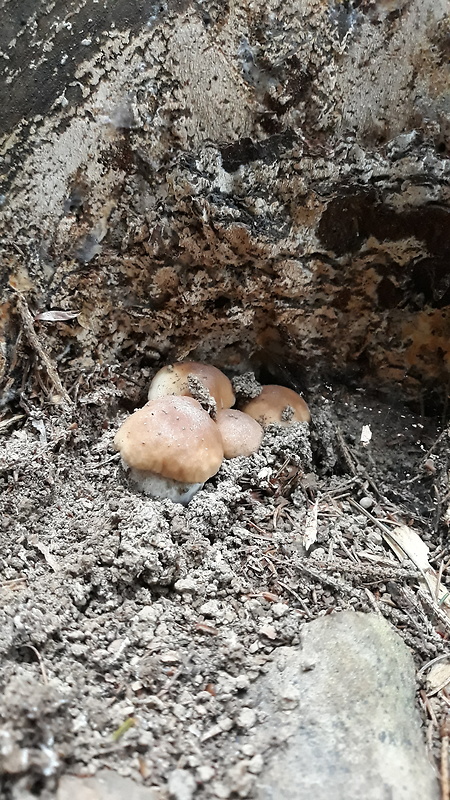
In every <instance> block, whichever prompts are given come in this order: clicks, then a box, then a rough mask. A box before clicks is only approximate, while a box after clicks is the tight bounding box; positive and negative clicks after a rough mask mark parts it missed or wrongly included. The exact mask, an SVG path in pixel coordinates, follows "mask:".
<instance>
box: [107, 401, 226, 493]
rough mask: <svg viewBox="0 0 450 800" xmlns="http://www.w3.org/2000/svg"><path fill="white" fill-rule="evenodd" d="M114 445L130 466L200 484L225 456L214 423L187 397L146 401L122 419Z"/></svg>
mask: <svg viewBox="0 0 450 800" xmlns="http://www.w3.org/2000/svg"><path fill="white" fill-rule="evenodd" d="M114 445H115V447H116V449H117V450H120V454H121V456H122V459H123V460H124V462H125V463H126V464H127V465H128V466H129V467H131V468H132V469H133V470H141V471H143V472H152V473H155V474H156V475H161V476H162V477H164V478H170V479H171V480H175V481H180V482H184V483H203V482H204V481H206V480H208V478H211V477H212V475H215V473H216V472H217V470H218V469H219V467H220V465H221V463H222V460H223V445H222V439H221V437H220V432H219V430H218V428H217V426H216V424H215V422H213V421H212V419H211V417H210V416H209V414H207V413H206V411H204V410H203V408H202V407H201V405H200V403H197V401H196V400H194V399H193V398H191V397H178V396H168V397H161V398H158V399H156V400H150V402H148V403H147V404H146V405H145V406H144V407H143V408H140V409H139V410H138V411H135V412H134V414H132V415H131V416H130V417H128V419H126V420H125V422H124V423H123V425H122V426H121V428H119V430H118V431H117V433H116V436H115V439H114Z"/></svg>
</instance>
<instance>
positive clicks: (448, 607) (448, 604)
mask: <svg viewBox="0 0 450 800" xmlns="http://www.w3.org/2000/svg"><path fill="white" fill-rule="evenodd" d="M383 538H384V539H385V541H386V542H387V543H388V545H389V546H390V547H391V549H392V550H393V551H394V553H395V554H396V556H397V557H398V558H399V560H400V561H403V560H404V558H405V556H408V558H409V559H411V561H412V562H413V564H415V566H416V567H417V568H418V569H419V570H420V572H421V573H422V575H423V579H422V580H421V581H420V583H422V584H423V585H426V587H427V589H428V591H429V593H430V594H431V596H432V598H433V599H434V600H435V602H436V603H438V605H439V607H440V608H441V609H442V611H444V612H445V614H447V616H449V617H450V592H449V591H448V590H447V589H446V587H445V586H443V585H442V584H441V583H439V585H438V576H437V573H436V571H435V570H434V569H433V567H432V566H431V564H430V562H429V561H428V552H429V548H428V545H426V544H425V542H424V541H423V540H422V539H421V538H420V536H419V534H418V533H416V531H413V529H412V528H409V527H408V526H407V525H399V526H398V527H397V528H393V529H392V530H391V531H389V532H387V531H386V533H385V532H384V531H383Z"/></svg>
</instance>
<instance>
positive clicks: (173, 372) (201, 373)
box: [148, 361, 235, 410]
mask: <svg viewBox="0 0 450 800" xmlns="http://www.w3.org/2000/svg"><path fill="white" fill-rule="evenodd" d="M189 375H194V376H195V377H196V378H198V379H199V380H200V381H201V382H202V383H203V384H204V385H205V386H206V388H207V389H208V391H209V393H210V395H211V397H213V398H214V400H215V401H216V404H217V408H218V410H220V409H221V408H230V407H231V406H232V405H233V403H234V399H235V398H234V392H233V387H232V385H231V381H230V380H229V379H228V378H227V376H226V375H224V374H223V372H221V371H220V369H217V367H213V366H212V365H211V364H201V363H200V362H199V361H180V362H178V363H177V364H168V365H167V366H166V367H163V368H162V369H160V370H159V372H157V373H156V375H155V377H154V378H153V380H152V382H151V384H150V389H149V390H148V399H149V400H155V399H156V398H157V397H165V396H166V395H182V396H185V397H192V394H191V391H190V389H189V384H188V376H189Z"/></svg>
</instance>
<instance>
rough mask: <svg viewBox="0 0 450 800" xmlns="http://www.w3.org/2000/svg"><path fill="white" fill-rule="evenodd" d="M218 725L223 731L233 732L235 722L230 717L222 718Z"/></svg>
mask: <svg viewBox="0 0 450 800" xmlns="http://www.w3.org/2000/svg"><path fill="white" fill-rule="evenodd" d="M218 725H219V728H220V729H221V730H222V731H231V728H232V727H233V720H232V719H231V718H230V717H222V719H219V720H218Z"/></svg>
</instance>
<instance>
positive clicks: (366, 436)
mask: <svg viewBox="0 0 450 800" xmlns="http://www.w3.org/2000/svg"><path fill="white" fill-rule="evenodd" d="M371 438H372V431H371V430H370V425H363V426H362V431H361V438H360V440H359V441H360V442H361V444H362V445H363V447H367V445H368V444H369V442H370V440H371Z"/></svg>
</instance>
